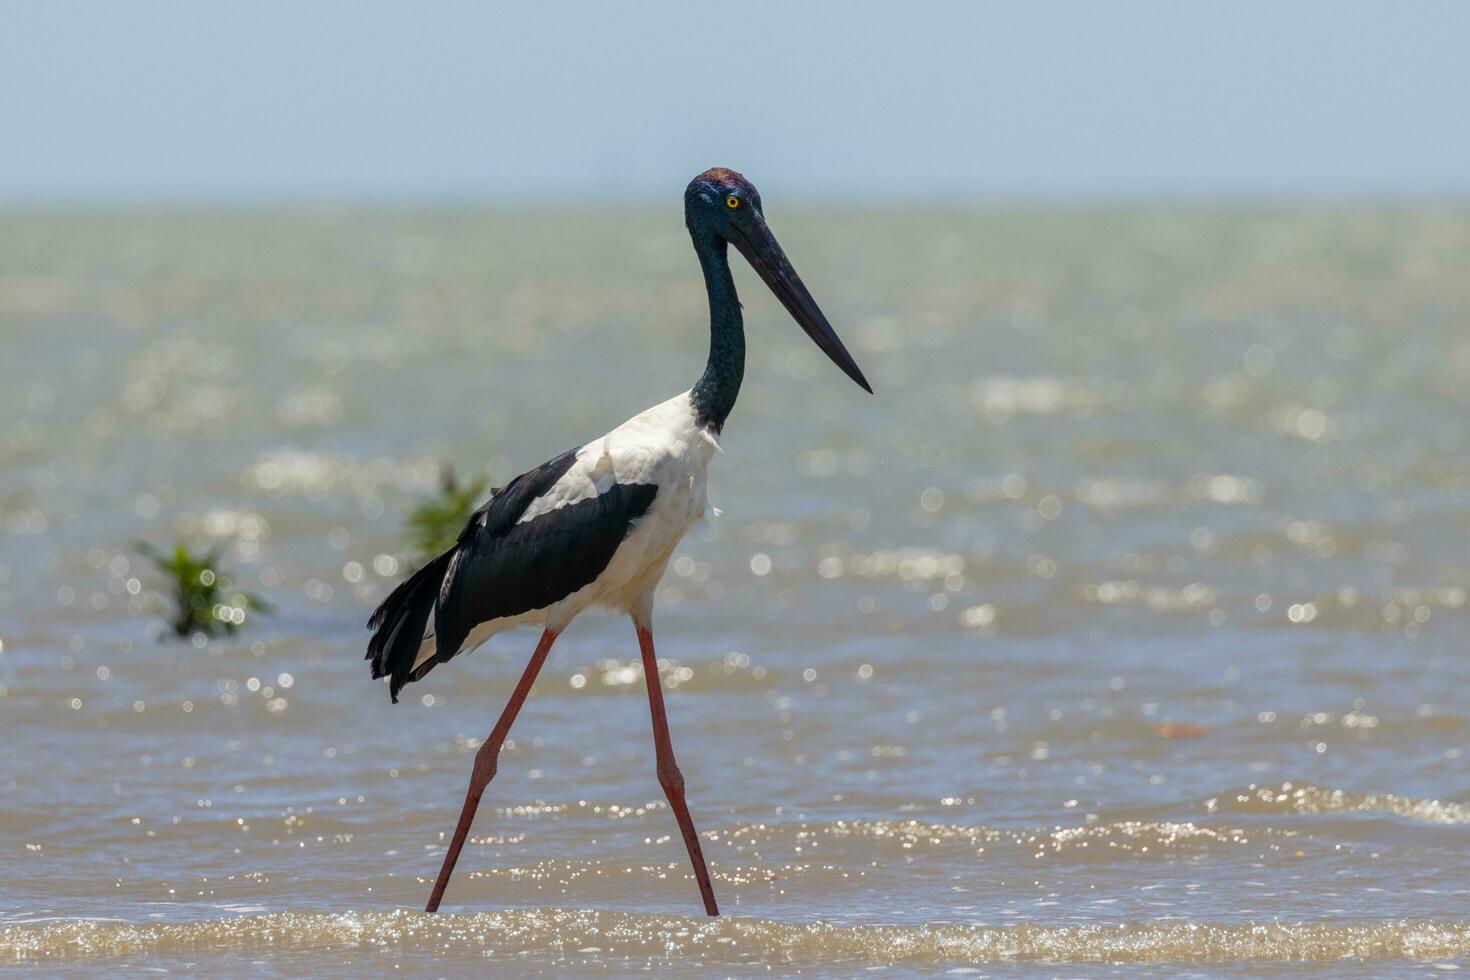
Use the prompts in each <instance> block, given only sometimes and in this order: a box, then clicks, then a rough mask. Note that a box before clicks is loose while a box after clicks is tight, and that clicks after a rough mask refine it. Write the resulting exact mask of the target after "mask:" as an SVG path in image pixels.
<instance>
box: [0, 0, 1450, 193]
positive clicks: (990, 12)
mask: <svg viewBox="0 0 1470 980" xmlns="http://www.w3.org/2000/svg"><path fill="white" fill-rule="evenodd" d="M0 25H3V27H0V203H10V204H15V203H17V202H19V203H23V204H34V203H37V202H41V203H45V202H94V201H125V202H126V201H226V202H239V201H247V202H248V201H279V200H308V201H360V200H361V201H385V202H437V201H458V200H486V201H507V200H543V199H550V200H558V199H577V200H581V199H584V198H585V197H586V196H587V195H596V196H598V197H600V198H601V199H604V200H616V201H623V200H630V201H631V200H643V199H648V198H651V197H667V196H669V195H670V194H675V193H678V192H679V190H681V189H682V187H683V185H684V183H685V182H686V181H687V180H688V179H689V178H690V177H691V176H692V175H693V174H694V173H696V172H698V171H699V170H702V169H704V168H705V167H708V166H712V165H717V164H718V165H722V166H730V167H733V168H735V169H737V170H741V171H744V172H745V173H746V174H747V175H748V176H750V177H752V178H753V179H755V180H756V181H757V182H758V183H759V184H760V186H761V187H762V188H763V189H766V192H767V193H768V194H769V193H770V188H771V187H780V188H782V189H783V191H784V192H787V193H802V194H805V195H809V196H812V197H816V198H828V199H833V200H851V199H853V198H854V197H857V198H861V199H863V200H873V199H934V200H952V199H956V198H964V199H976V200H993V199H1002V200H1008V199H1027V200H1051V199H1057V200H1093V199H1097V200H1108V199H1120V198H1122V199H1133V198H1141V197H1142V198H1149V197H1163V198H1212V199H1219V198H1247V199H1249V198H1272V199H1275V198H1281V197H1290V198H1302V197H1307V198H1328V199H1338V198H1364V199H1403V198H1411V199H1417V198H1433V199H1440V198H1446V197H1451V198H1462V197H1467V196H1470V3H1466V2H1462V0H1445V2H1431V0H1420V2H1383V3H1366V2H1357V0H1272V2H1255V0H1235V2H1226V0H1221V2H1218V3H1199V2H1190V0H1160V2H1139V0H1114V2H1102V0H1096V2H1086V0H1076V2H1055V0H1025V2H995V3H986V2H979V0H971V2H953V3H951V2H934V3H921V2H915V0H906V2H901V3H900V2H892V3H879V2H872V0H843V2H828V0H785V2H745V3H739V4H719V3H687V2H686V3H676V2H669V0H652V2H638V3H632V2H628V3H609V2H603V3H570V2H569V3H550V2H539V3H490V2H433V0H420V2H402V3H382V2H370V0H352V2H347V0H311V2H281V0H248V2H247V0H236V2H230V3H224V2H205V0H136V2H129V0H112V2H107V0H95V2H73V0H0Z"/></svg>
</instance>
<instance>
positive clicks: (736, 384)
mask: <svg viewBox="0 0 1470 980" xmlns="http://www.w3.org/2000/svg"><path fill="white" fill-rule="evenodd" d="M690 236H691V237H692V238H693V239H694V251H695V252H697V253H698V254H699V264H700V266H701V267H702V268H703V269H704V286H705V289H706V290H707V291H708V292H709V361H708V362H707V363H706V364H705V366H704V373H703V374H701V375H700V376H699V380H698V381H697V382H695V384H694V389H693V390H692V391H691V392H690V393H689V399H690V401H691V402H693V404H694V415H695V420H696V421H697V422H698V424H699V425H701V426H703V427H705V428H707V429H709V430H711V431H713V432H719V431H720V430H721V429H723V428H724V427H725V419H726V418H727V417H728V416H729V415H730V410H731V409H732V408H734V407H735V398H736V397H737V396H738V395H739V394H740V380H741V378H743V377H744V376H745V326H744V323H743V322H742V320H741V317H740V298H739V297H738V296H736V295H735V279H734V277H733V276H731V275H730V260H729V258H728V256H727V255H726V246H725V240H724V239H723V238H720V237H719V236H718V235H713V234H710V233H708V232H700V231H691V232H690Z"/></svg>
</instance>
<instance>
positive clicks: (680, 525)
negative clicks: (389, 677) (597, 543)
mask: <svg viewBox="0 0 1470 980" xmlns="http://www.w3.org/2000/svg"><path fill="white" fill-rule="evenodd" d="M718 451H719V443H718V442H717V441H716V440H715V437H714V435H712V434H711V433H710V432H709V430H708V429H705V428H703V427H701V426H700V425H699V424H698V420H697V417H696V414H695V411H694V406H693V403H692V402H691V400H690V393H689V392H688V391H685V392H682V393H681V394H678V395H675V396H674V397H673V398H670V399H668V400H667V401H664V402H660V403H659V404H657V405H655V406H653V407H652V408H650V409H647V410H646V411H643V412H640V413H639V414H637V415H635V416H633V417H632V418H630V419H628V421H626V422H624V423H623V424H622V425H620V426H618V427H617V428H615V429H613V430H612V431H611V432H609V433H608V434H607V435H605V436H603V437H602V438H600V439H595V440H593V441H592V442H589V443H587V444H586V445H584V446H582V447H580V448H579V449H577V450H576V460H575V462H573V463H572V465H571V467H570V468H569V469H568V470H567V471H566V472H565V473H564V474H562V476H561V477H560V478H559V479H558V480H557V481H556V482H555V483H553V484H552V485H551V487H550V489H548V490H547V491H546V492H545V493H543V494H541V495H540V496H538V497H536V498H535V499H534V500H532V501H531V503H530V505H529V506H527V507H526V510H525V512H524V513H523V514H522V515H521V516H520V518H519V519H518V520H517V521H516V524H527V523H529V522H532V521H535V520H538V519H542V518H546V517H548V516H550V515H552V514H554V513H555V512H556V511H558V510H561V509H562V508H564V507H567V506H570V505H572V504H575V503H578V502H581V501H585V500H593V499H596V498H598V497H601V496H603V495H604V494H606V493H608V491H609V490H611V489H612V488H613V487H614V486H615V485H644V486H648V485H651V486H654V487H656V488H657V493H656V494H655V496H654V498H653V504H652V506H651V507H649V509H648V511H647V512H646V513H644V514H643V516H641V517H640V518H638V519H637V520H636V522H635V523H633V525H632V527H631V528H630V529H629V531H628V532H627V536H626V537H624V538H623V539H622V541H621V543H619V545H618V547H617V551H615V552H614V553H613V556H612V560H611V561H609V562H608V564H607V567H606V568H604V569H603V570H602V571H601V573H599V574H598V576H597V578H595V579H594V580H593V581H592V582H591V583H589V584H588V585H585V586H583V587H582V588H580V589H577V590H576V591H575V592H572V593H571V594H569V595H567V596H564V597H563V598H561V599H558V600H557V601H555V602H553V603H551V604H550V605H547V606H542V607H540V608H537V609H532V610H529V611H527V612H523V613H518V614H515V615H511V616H499V617H496V618H495V619H491V620H488V621H486V622H483V623H480V624H479V625H478V626H476V627H475V628H474V629H472V630H471V631H470V634H469V636H468V637H467V638H466V640H465V642H464V643H463V644H461V645H460V647H459V649H458V651H457V652H459V653H468V652H470V651H472V650H474V649H475V648H476V647H479V646H480V645H482V644H483V643H485V641H487V640H489V639H490V638H491V637H492V636H494V635H495V634H497V633H501V632H504V631H505V630H509V629H514V628H515V627H517V626H525V625H532V626H542V627H545V628H546V629H550V630H552V631H554V632H557V633H560V632H561V631H562V630H564V629H565V628H566V627H567V625H568V624H569V623H571V621H572V620H573V619H575V618H576V616H577V615H578V614H579V613H581V612H583V611H584V610H586V609H588V608H590V607H593V606H597V607H601V608H604V609H611V610H615V611H618V612H624V613H628V614H630V615H632V616H633V617H634V619H635V620H637V621H638V622H639V623H641V624H643V625H647V624H648V622H649V617H650V615H651V612H652V609H653V594H654V590H655V589H656V588H657V587H658V583H659V580H660V579H662V578H663V574H664V570H665V568H666V567H667V566H668V563H669V559H670V558H671V557H672V556H673V553H674V549H675V548H677V547H678V545H679V542H680V541H681V540H682V539H683V537H684V535H685V533H687V532H688V530H689V529H690V528H691V527H693V526H694V525H695V524H696V523H698V522H699V521H701V520H703V519H704V516H705V512H706V509H707V502H708V498H707V495H706V473H707V472H708V470H709V464H710V460H711V459H712V458H713V457H714V454H715V453H716V452H718ZM435 641H436V637H435V634H434V624H433V621H432V620H430V622H429V624H428V628H427V629H426V631H425V634H424V638H423V642H422V644H421V645H420V647H419V651H418V656H417V657H416V658H415V659H414V664H413V666H414V669H415V670H417V669H418V668H419V667H421V666H423V665H424V663H426V662H427V661H428V660H429V659H430V658H432V657H433V656H434V655H435V651H436V642H435Z"/></svg>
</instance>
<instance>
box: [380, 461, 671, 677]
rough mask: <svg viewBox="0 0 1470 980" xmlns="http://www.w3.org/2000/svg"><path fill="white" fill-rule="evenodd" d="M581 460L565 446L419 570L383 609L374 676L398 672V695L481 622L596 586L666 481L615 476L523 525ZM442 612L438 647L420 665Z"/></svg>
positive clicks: (486, 508) (496, 499)
mask: <svg viewBox="0 0 1470 980" xmlns="http://www.w3.org/2000/svg"><path fill="white" fill-rule="evenodd" d="M575 462H576V450H572V451H570V452H566V453H563V454H562V455H560V456H558V457H556V458H555V459H553V460H551V461H550V462H547V463H545V464H543V465H542V466H539V467H537V468H536V469H534V470H531V471H530V472H528V473H523V474H521V475H520V476H518V477H516V478H515V479H514V480H512V481H511V482H510V483H509V484H507V485H506V487H505V488H504V489H503V490H500V491H499V492H497V493H496V494H495V495H494V496H493V497H491V498H490V500H489V502H487V503H486V504H485V506H484V507H482V508H480V509H479V510H478V511H476V512H475V515H474V516H473V517H472V518H470V522H469V525H468V526H467V527H466V528H465V530H464V532H463V533H462V534H460V536H459V542H458V543H457V544H456V545H455V546H454V547H453V548H451V549H450V550H449V551H447V552H445V553H444V554H443V555H440V556H439V557H438V558H436V559H434V561H432V562H430V563H429V564H428V565H426V566H424V567H423V568H422V569H420V570H419V571H418V572H417V573H415V575H414V576H413V577H412V578H410V579H409V580H408V581H407V582H404V583H403V584H402V585H400V586H399V587H398V589H396V590H395V591H394V593H393V594H392V595H390V596H389V597H388V599H387V600H385V601H384V603H383V605H382V606H380V607H379V608H378V611H377V612H376V613H374V615H373V619H372V621H371V622H370V623H369V626H370V628H372V629H374V630H376V633H375V635H374V636H373V639H372V641H371V642H370V643H369V646H368V657H369V659H371V660H372V661H373V676H374V677H382V676H385V675H391V676H392V694H393V696H394V699H395V700H397V693H398V691H399V689H400V688H402V687H403V685H404V684H407V683H409V682H411V681H416V680H418V679H419V678H421V677H423V676H424V675H425V674H427V673H428V672H429V671H430V670H432V669H433V668H434V667H435V666H436V665H438V664H441V663H443V662H444V661H446V660H449V659H451V658H452V657H454V656H455V654H457V653H459V650H460V647H461V646H462V645H463V644H464V642H465V640H466V639H467V638H468V637H469V634H470V632H471V631H472V630H473V629H474V628H475V627H476V626H478V625H480V624H481V623H484V622H488V621H489V620H492V619H499V618H501V617H505V616H515V615H519V614H520V613H525V612H530V611H531V610H533V609H541V608H543V607H545V606H549V605H551V604H552V603H554V602H556V601H558V600H560V599H564V598H566V597H567V596H569V595H571V594H572V593H573V592H576V591H577V590H578V589H580V588H582V587H583V586H586V585H589V584H591V582H593V581H594V580H595V579H596V578H597V576H598V575H600V574H601V573H602V570H603V569H604V568H606V567H607V565H608V562H610V561H612V557H613V554H614V553H615V552H616V551H617V550H618V545H619V544H621V543H622V541H623V538H624V537H626V536H627V534H628V531H629V529H631V528H632V526H633V524H634V522H636V521H637V520H638V518H640V517H642V516H643V515H644V514H645V513H646V512H647V511H648V508H649V507H650V506H652V504H653V498H654V497H655V495H656V494H657V493H658V487H656V486H654V485H652V484H638V483H630V484H614V485H613V486H612V487H610V488H609V489H608V490H607V492H605V493H603V494H601V495H599V496H596V497H591V498H588V499H586V500H581V501H578V502H576V503H573V504H567V505H565V506H563V507H560V508H558V509H556V510H553V511H548V512H547V513H545V514H542V515H541V516H539V517H537V518H535V519H534V520H530V521H526V522H525V523H518V522H519V521H520V519H521V517H522V515H524V514H525V512H526V509H527V508H528V507H530V506H531V504H532V503H533V502H534V501H535V500H536V499H537V498H538V497H540V496H542V495H543V494H545V493H547V492H548V491H550V490H551V488H552V487H554V486H555V485H556V483H557V481H558V480H560V479H561V478H562V477H563V476H565V475H566V473H567V471H568V470H570V469H571V468H572V465H573V464H574V463H575ZM431 613H432V614H433V616H434V634H435V652H434V655H433V656H432V657H430V658H429V659H428V660H426V661H424V662H423V663H422V664H420V665H419V666H418V667H417V668H414V666H413V662H414V660H415V659H416V658H417V656H418V650H419V645H420V644H421V643H422V639H423V635H424V629H425V627H426V626H427V625H428V618H429V615H430V614H431Z"/></svg>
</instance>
